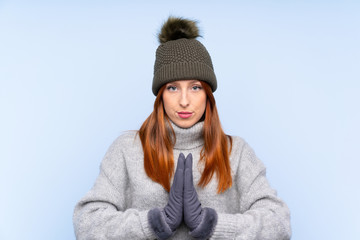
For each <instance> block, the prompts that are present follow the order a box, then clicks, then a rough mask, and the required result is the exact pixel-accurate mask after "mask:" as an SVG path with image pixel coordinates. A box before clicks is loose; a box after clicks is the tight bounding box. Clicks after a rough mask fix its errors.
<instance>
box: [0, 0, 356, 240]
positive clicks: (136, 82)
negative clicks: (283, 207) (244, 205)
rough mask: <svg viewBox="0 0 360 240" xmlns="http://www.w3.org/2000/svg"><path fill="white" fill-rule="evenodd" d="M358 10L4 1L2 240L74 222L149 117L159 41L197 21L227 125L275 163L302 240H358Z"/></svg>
mask: <svg viewBox="0 0 360 240" xmlns="http://www.w3.org/2000/svg"><path fill="white" fill-rule="evenodd" d="M359 12H360V3H359V2H358V1H331V0H329V1H222V3H220V1H211V0H208V1H127V2H125V1H110V0H106V1H67V0H64V1H16V0H15V1H0V114H1V115H0V116H1V118H0V161H1V167H0V192H1V197H0V207H1V209H0V239H61V240H63V239H75V237H74V233H73V226H72V213H73V208H74V206H75V204H76V202H77V201H78V200H79V199H80V198H81V197H82V196H83V195H84V194H85V193H86V192H87V191H88V190H89V189H90V188H91V186H92V185H93V183H94V181H95V178H96V176H97V174H98V171H99V164H100V162H101V159H102V157H103V156H104V154H105V152H106V150H107V148H108V147H109V145H110V144H111V143H112V141H113V140H114V139H115V138H116V137H117V136H118V135H119V134H121V133H122V132H123V131H126V130H130V129H139V127H140V126H141V124H142V122H143V121H144V120H145V118H146V117H147V116H148V115H149V114H150V113H151V111H152V107H153V102H154V99H155V98H154V96H153V95H152V92H151V81H152V74H153V72H152V71H153V63H154V59H155V50H156V48H157V46H158V43H157V38H156V33H157V31H158V30H159V28H160V25H161V24H162V22H163V21H164V20H165V19H166V18H167V17H168V16H169V15H170V14H172V15H175V16H184V17H189V18H193V19H197V20H199V27H200V28H201V33H202V35H203V36H204V37H203V38H202V39H200V41H202V42H203V43H204V44H205V46H206V47H207V49H208V51H209V52H210V54H211V56H212V59H213V63H214V66H215V72H216V74H217V78H218V85H219V88H218V90H217V91H216V92H215V98H216V100H217V105H218V110H219V114H220V119H221V121H222V124H223V127H224V129H225V131H226V132H227V133H228V134H232V135H239V136H241V137H243V138H245V139H246V140H247V141H248V142H249V144H250V145H251V146H252V147H253V148H254V149H255V152H256V154H257V155H258V157H259V158H260V159H261V160H262V161H263V162H264V163H265V165H266V166H267V170H268V178H269V181H270V183H271V185H272V186H273V187H274V188H275V189H277V191H278V194H279V196H280V197H281V198H282V199H284V200H285V201H286V203H287V204H288V205H289V207H290V210H291V213H292V219H291V221H292V228H293V238H292V239H294V240H303V239H306V240H319V239H360V230H359V229H360V228H359V213H360V193H359V186H358V185H359V182H360V176H359V167H360V164H359V160H360V154H359V147H360V140H359V135H360V127H359V123H360V111H359V103H360V94H359V90H360V68H359V67H360V45H359V42H360V14H359Z"/></svg>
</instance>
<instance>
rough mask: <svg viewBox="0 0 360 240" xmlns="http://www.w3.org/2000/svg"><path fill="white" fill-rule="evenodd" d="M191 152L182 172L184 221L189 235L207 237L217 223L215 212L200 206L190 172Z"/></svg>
mask: <svg viewBox="0 0 360 240" xmlns="http://www.w3.org/2000/svg"><path fill="white" fill-rule="evenodd" d="M192 162H193V161H192V155H191V153H190V154H189V155H188V156H187V157H186V160H185V173H184V177H185V179H184V221H185V224H186V225H187V226H188V228H189V229H190V235H191V236H192V237H194V238H196V239H207V238H209V237H210V236H211V234H212V233H213V231H214V229H215V226H216V223H217V213H216V211H215V210H214V209H212V208H202V207H201V203H200V201H199V199H198V196H197V193H196V190H195V187H194V182H193V174H192Z"/></svg>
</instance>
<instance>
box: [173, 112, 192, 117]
mask: <svg viewBox="0 0 360 240" xmlns="http://www.w3.org/2000/svg"><path fill="white" fill-rule="evenodd" d="M177 114H178V115H179V117H180V118H189V117H191V116H192V115H193V113H192V112H178V113H177Z"/></svg>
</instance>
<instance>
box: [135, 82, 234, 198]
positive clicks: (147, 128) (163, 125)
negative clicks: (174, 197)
mask: <svg viewBox="0 0 360 240" xmlns="http://www.w3.org/2000/svg"><path fill="white" fill-rule="evenodd" d="M200 82H201V85H202V87H203V89H204V90H205V93H206V95H207V100H206V109H205V113H204V115H205V116H204V117H203V119H204V127H203V136H204V146H203V148H202V149H201V153H200V162H203V163H204V169H203V172H202V175H201V178H200V181H199V183H198V185H199V186H201V187H205V186H206V185H207V184H208V183H209V182H210V180H211V179H212V177H213V175H214V173H215V174H216V177H217V180H218V187H217V192H218V193H221V192H224V191H225V190H227V189H228V188H230V187H231V185H232V177H231V167H230V160H229V157H230V153H231V148H232V138H231V137H230V136H228V135H226V134H225V133H224V131H223V130H222V127H221V124H220V119H219V115H218V112H217V109H216V103H215V98H214V95H213V94H212V90H211V88H210V86H209V85H208V84H207V83H205V82H202V81H200ZM164 89H165V85H164V86H162V87H161V88H160V90H159V92H158V94H157V97H156V99H155V103H154V110H153V112H152V113H151V114H150V116H149V117H148V118H147V119H146V120H145V122H144V123H143V124H142V126H141V128H140V130H139V132H138V133H139V137H140V140H141V144H142V148H143V151H144V168H145V172H146V174H147V175H148V176H149V177H150V178H151V179H152V180H153V181H155V182H158V183H159V184H161V185H162V186H163V187H164V189H165V190H166V191H168V192H169V191H170V180H171V178H172V176H173V174H174V158H173V147H174V141H173V136H175V133H174V130H173V129H172V127H171V124H170V120H169V118H168V116H167V115H166V114H165V110H164V104H163V99H162V94H163V92H164Z"/></svg>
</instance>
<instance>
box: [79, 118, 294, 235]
mask: <svg viewBox="0 0 360 240" xmlns="http://www.w3.org/2000/svg"><path fill="white" fill-rule="evenodd" d="M202 127H203V123H202V122H200V123H197V124H195V125H194V126H193V127H191V128H189V129H182V128H179V127H177V126H176V125H173V128H174V130H175V134H176V144H175V147H174V159H175V168H176V166H177V162H176V159H177V158H178V156H179V154H180V152H182V153H184V155H185V156H187V155H188V154H189V153H192V155H193V176H194V183H195V184H196V183H198V182H199V180H200V177H201V171H202V168H203V167H202V164H201V163H199V157H200V151H201V148H202V146H203V139H202V135H201V131H202ZM230 165H231V169H232V177H233V186H232V187H231V188H230V189H228V190H226V191H225V192H224V193H221V194H217V193H216V192H217V180H216V177H215V176H214V177H213V179H212V180H211V181H210V183H209V184H208V185H207V186H206V187H205V188H200V187H198V186H195V188H196V191H197V194H198V198H199V200H200V202H201V204H202V206H203V207H208V208H212V209H214V210H215V211H216V213H217V216H218V219H217V224H216V226H215V229H214V231H213V234H212V236H211V239H242V240H257V239H261V240H263V239H264V240H275V239H276V240H288V239H290V237H291V228H290V212H289V209H288V207H287V206H286V204H285V203H284V202H283V201H282V200H281V199H279V198H278V197H277V195H276V191H275V190H273V189H272V188H271V187H270V185H269V183H268V181H267V179H266V174H265V173H266V171H265V167H264V165H263V164H262V162H261V161H260V160H259V159H258V158H257V157H256V156H255V154H254V152H253V150H252V149H251V148H250V147H249V145H248V144H247V143H246V142H245V141H244V140H243V139H241V138H239V137H233V149H232V153H231V156H230ZM168 199H169V193H168V192H166V191H165V190H164V188H163V187H162V186H161V185H160V184H158V183H156V182H153V181H152V180H151V179H150V178H149V177H148V176H147V175H146V173H145V170H144V158H143V151H142V147H141V142H140V139H139V138H138V136H137V135H136V132H127V133H125V134H123V135H121V136H120V137H118V138H117V139H116V140H115V141H114V143H113V144H112V145H111V146H110V148H109V150H108V151H107V153H106V155H105V157H104V158H103V161H102V163H101V166H100V174H99V176H98V178H97V179H96V182H95V184H94V186H93V187H92V189H91V190H90V191H89V192H88V193H87V194H86V195H85V196H84V197H83V198H82V199H81V200H80V201H79V203H78V204H77V205H76V207H75V210H74V216H73V222H74V229H75V234H76V237H77V239H97V240H100V239H155V238H156V235H155V234H154V233H153V231H152V229H151V227H150V225H149V222H148V218H147V214H148V212H149V210H150V209H153V208H156V207H158V208H163V207H164V206H165V205H166V204H167V202H168ZM169 239H192V238H191V236H190V235H189V229H188V228H187V227H186V226H185V224H181V225H180V227H179V228H178V229H177V230H176V231H175V233H174V234H173V235H172V236H171V237H170V238H169Z"/></svg>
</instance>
